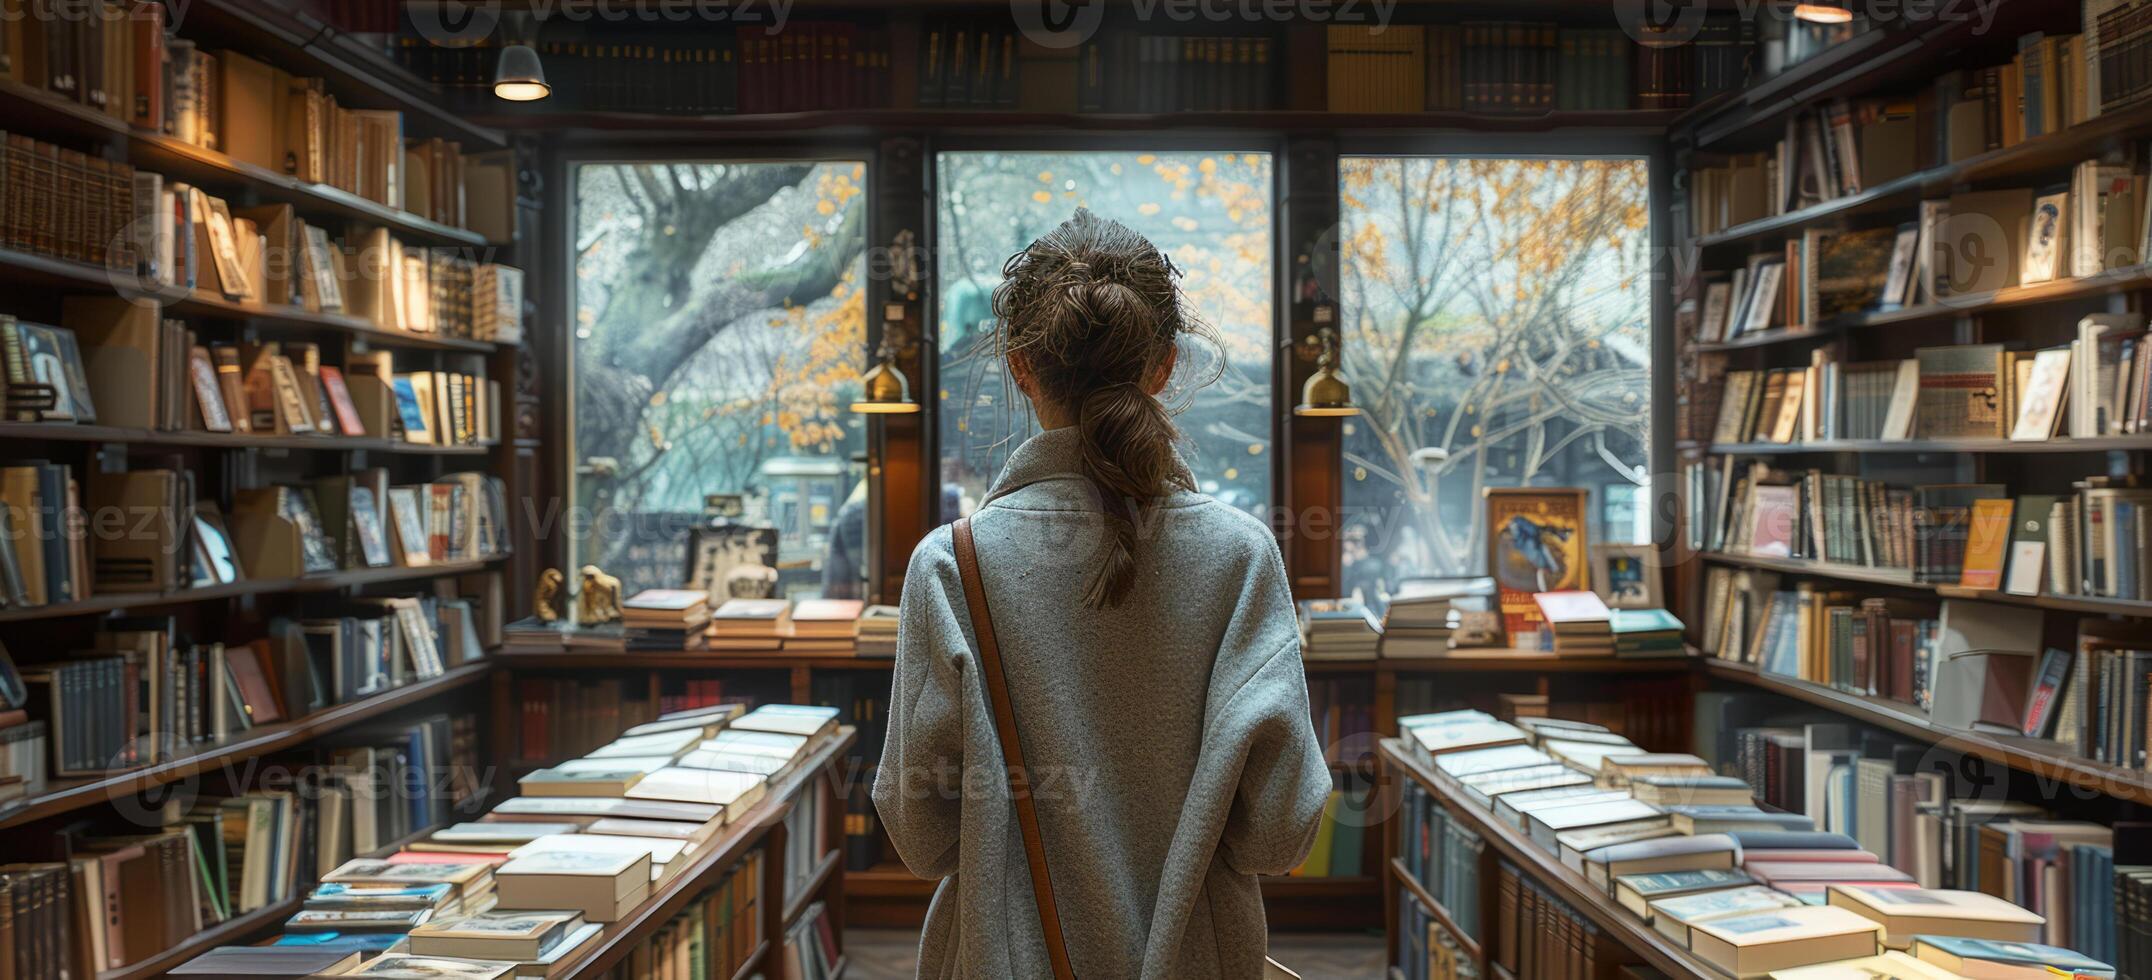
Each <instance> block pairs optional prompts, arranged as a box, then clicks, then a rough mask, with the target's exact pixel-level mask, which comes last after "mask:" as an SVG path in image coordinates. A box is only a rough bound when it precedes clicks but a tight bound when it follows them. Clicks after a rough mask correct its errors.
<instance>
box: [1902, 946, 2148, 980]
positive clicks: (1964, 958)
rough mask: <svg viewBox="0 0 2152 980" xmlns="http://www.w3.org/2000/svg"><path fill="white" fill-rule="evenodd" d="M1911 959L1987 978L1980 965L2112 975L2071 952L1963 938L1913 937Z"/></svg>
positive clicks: (2099, 964) (2109, 969)
mask: <svg viewBox="0 0 2152 980" xmlns="http://www.w3.org/2000/svg"><path fill="white" fill-rule="evenodd" d="M1913 956H1914V957H1915V958H1916V959H1919V960H1921V961H1923V962H1926V963H1933V964H1935V965H1936V966H1940V967H1942V968H1943V969H1945V970H1949V971H1950V972H1952V973H1958V974H1964V975H1968V976H1971V975H1976V974H1977V975H1981V976H1991V975H1993V971H1992V970H1982V969H1981V967H1980V964H1990V963H1992V964H2000V965H2003V966H2012V967H2018V968H2022V969H2030V970H2036V971H2037V970H2041V969H2050V970H2061V971H2063V974H2064V975H2069V974H2071V973H2075V974H2077V975H2079V976H2084V975H2091V976H2109V977H2111V976H2114V974H2115V968H2114V967H2112V966H2109V965H2107V964H2106V963H2104V962H2102V961H2100V960H2096V959H2093V958H2092V957H2089V956H2086V955H2084V954H2083V953H2079V952H2077V951H2075V950H2068V949H2063V948H2062V947H2060V946H2043V945H2041V944H2039V943H2011V942H2002V941H2000V940H1995V939H1968V938H1965V937H1963V936H1915V937H1913Z"/></svg>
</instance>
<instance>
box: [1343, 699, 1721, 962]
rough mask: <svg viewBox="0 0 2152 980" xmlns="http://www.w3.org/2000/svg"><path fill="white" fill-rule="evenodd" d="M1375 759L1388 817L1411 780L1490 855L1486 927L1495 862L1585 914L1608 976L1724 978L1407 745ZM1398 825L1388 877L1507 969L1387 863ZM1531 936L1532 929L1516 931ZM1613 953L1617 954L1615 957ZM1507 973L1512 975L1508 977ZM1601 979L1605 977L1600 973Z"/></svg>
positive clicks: (1493, 921)
mask: <svg viewBox="0 0 2152 980" xmlns="http://www.w3.org/2000/svg"><path fill="white" fill-rule="evenodd" d="M1376 752H1377V756H1378V758H1379V760H1380V765H1381V769H1382V773H1383V781H1382V786H1383V792H1384V794H1385V796H1384V804H1385V807H1386V812H1394V811H1395V808H1396V807H1397V806H1398V797H1397V793H1398V788H1397V785H1398V783H1399V782H1401V781H1407V780H1409V781H1411V782H1412V783H1414V784H1417V785H1418V786H1419V787H1420V788H1422V789H1423V790H1425V791H1426V792H1427V793H1428V795H1430V796H1432V797H1433V798H1434V800H1435V801H1436V803H1437V804H1438V805H1439V806H1441V807H1442V808H1443V809H1444V810H1445V811H1447V812H1448V813H1449V815H1450V817H1451V819H1453V820H1456V821H1458V822H1459V823H1461V824H1463V825H1464V826H1465V827H1467V828H1469V829H1470V830H1471V831H1472V832H1473V833H1476V834H1478V835H1479V837H1480V839H1481V841H1483V842H1484V844H1485V849H1484V850H1483V851H1482V852H1481V854H1480V855H1479V889H1478V891H1477V896H1478V899H1479V909H1478V914H1479V919H1478V921H1479V922H1480V923H1482V924H1483V927H1491V928H1496V929H1499V928H1501V926H1500V921H1501V920H1500V916H1501V913H1502V906H1501V900H1500V897H1499V894H1498V889H1497V887H1496V875H1495V868H1496V862H1497V860H1498V859H1499V860H1506V861H1507V862H1509V863H1510V864H1512V865H1514V866H1515V867H1516V868H1517V869H1518V872H1519V874H1521V875H1524V876H1528V877H1530V878H1531V879H1532V880H1533V881H1534V882H1537V883H1538V884H1539V885H1540V886H1541V887H1542V888H1544V889H1545V890H1546V891H1548V892H1550V893H1551V894H1552V895H1553V896H1554V897H1555V898H1557V899H1558V900H1560V901H1561V902H1562V903H1564V904H1566V905H1567V906H1569V907H1570V908H1571V909H1574V910H1576V911H1577V912H1580V913H1582V914H1583V915H1584V916H1585V917H1586V918H1588V919H1590V920H1591V922H1592V923H1593V924H1594V925H1596V926H1598V927H1599V936H1598V938H1599V942H1598V944H1597V948H1596V950H1595V952H1596V954H1597V955H1596V957H1595V958H1596V966H1597V967H1598V968H1599V969H1601V970H1610V969H1612V968H1613V966H1614V965H1615V964H1617V963H1621V962H1629V963H1645V964H1649V965H1650V966H1652V967H1654V968H1656V969H1659V970H1663V971H1665V972H1666V974H1667V975H1669V976H1676V977H1708V976H1715V975H1719V974H1718V973H1717V971H1716V970H1715V969H1713V968H1712V967H1711V966H1710V965H1709V964H1707V963H1705V962H1703V961H1702V960H1699V959H1697V958H1696V957H1694V956H1691V955H1690V954H1689V951H1688V950H1687V949H1684V948H1681V947H1678V946H1675V945H1674V944H1672V943H1671V942H1669V941H1668V940H1667V938H1666V937H1665V936H1662V935H1660V934H1659V933H1658V932H1657V931H1656V930H1653V929H1652V928H1651V927H1650V926H1647V925H1645V924H1644V923H1643V922H1642V921H1641V920H1639V919H1637V918H1636V916H1635V915H1633V914H1631V913H1630V912H1629V911H1628V910H1627V909H1624V908H1622V907H1620V906H1618V905H1615V904H1614V902H1613V900H1612V899H1610V898H1608V897H1607V894H1606V893H1605V892H1604V891H1601V890H1600V889H1597V888H1595V887H1593V886H1592V883H1591V882H1590V881H1587V880H1586V879H1585V878H1584V876H1583V875H1580V874H1578V873H1576V872H1574V871H1571V870H1569V869H1568V868H1566V867H1564V866H1563V865H1562V863H1561V861H1559V860H1557V859H1556V858H1555V856H1554V855H1552V854H1549V853H1548V852H1547V851H1546V850H1545V849H1544V848H1541V847H1540V846H1539V845H1537V844H1534V843H1532V842H1531V841H1530V840H1529V839H1527V838H1526V837H1525V836H1524V835H1523V834H1522V833H1521V832H1520V831H1518V829H1517V828H1516V827H1513V826H1511V825H1510V824H1509V823H1508V822H1506V821H1503V820H1500V819H1498V818H1496V817H1495V815H1494V814H1492V813H1490V812H1488V811H1487V809H1486V808H1484V807H1481V806H1479V805H1477V804H1475V803H1473V802H1472V801H1470V800H1467V799H1465V798H1463V797H1462V796H1460V795H1458V794H1456V793H1453V792H1451V791H1450V790H1449V789H1448V787H1447V786H1446V785H1445V784H1443V783H1442V781H1441V780H1440V779H1438V778H1437V777H1436V775H1435V772H1434V770H1433V769H1432V768H1430V767H1429V766H1427V765H1426V764H1425V763H1423V762H1422V761H1421V760H1420V759H1419V758H1417V757H1415V756H1414V755H1413V754H1412V752H1411V750H1410V749H1408V748H1406V746H1405V743H1404V742H1403V740H1401V739H1396V738H1385V739H1383V740H1381V741H1380V742H1379V743H1377V746H1376ZM1396 824H1397V822H1396V821H1394V820H1391V821H1385V822H1384V824H1383V826H1384V828H1385V829H1384V846H1383V854H1384V855H1385V857H1386V858H1387V859H1388V864H1387V872H1388V878H1389V880H1390V882H1391V883H1392V884H1394V885H1397V886H1399V887H1403V888H1406V889H1407V890H1409V891H1411V892H1413V893H1414V895H1415V897H1417V898H1418V899H1419V900H1420V901H1422V902H1424V903H1425V905H1426V907H1427V908H1428V909H1429V910H1431V911H1432V912H1433V913H1434V916H1433V917H1434V919H1435V921H1436V922H1437V923H1438V924H1439V925H1440V926H1441V927H1442V928H1443V929H1444V930H1445V931H1447V932H1449V933H1450V934H1451V935H1452V936H1453V937H1455V938H1456V939H1457V940H1458V944H1459V945H1460V946H1463V947H1464V948H1465V949H1466V951H1467V952H1468V953H1469V954H1470V956H1471V957H1472V958H1473V959H1474V960H1475V961H1476V963H1477V965H1480V966H1484V967H1487V968H1488V969H1487V971H1486V972H1489V973H1494V972H1496V971H1503V970H1504V968H1503V967H1502V965H1501V964H1500V963H1499V962H1493V961H1491V960H1490V957H1491V956H1493V955H1496V954H1494V953H1491V952H1490V951H1489V948H1488V947H1489V946H1491V945H1494V944H1493V943H1491V942H1489V941H1488V937H1487V935H1486V934H1483V935H1481V936H1477V937H1475V936H1471V935H1468V934H1466V933H1465V931H1464V930H1462V929H1459V928H1458V927H1457V925H1456V918H1457V914H1458V913H1457V911H1456V910H1454V909H1447V908H1444V907H1443V905H1442V904H1441V903H1440V902H1438V901H1435V899H1434V896H1433V895H1432V894H1430V893H1429V892H1428V890H1427V888H1426V887H1425V886H1424V885H1423V884H1422V883H1421V882H1419V881H1417V880H1415V879H1414V878H1413V876H1412V875H1411V873H1410V872H1409V871H1407V870H1406V867H1405V864H1404V862H1403V861H1402V860H1400V859H1397V858H1394V857H1389V856H1390V855H1395V854H1397V853H1399V847H1400V841H1399V840H1398V839H1397V831H1396ZM1383 900H1384V905H1385V909H1386V911H1387V913H1388V914H1387V915H1386V917H1385V918H1386V921H1389V922H1392V923H1394V922H1395V921H1396V917H1397V909H1396V903H1397V893H1396V892H1395V891H1393V890H1391V889H1390V888H1385V889H1384V890H1383ZM1518 928H1519V930H1520V931H1528V930H1529V929H1530V926H1529V925H1523V926H1519V927H1518ZM1609 954H1613V955H1611V956H1610V955H1609ZM1397 957H1398V937H1397V934H1396V931H1395V930H1394V928H1393V929H1392V931H1391V933H1390V961H1391V962H1393V963H1395V962H1397ZM1505 972H1506V971H1505ZM1599 975H1603V974H1599Z"/></svg>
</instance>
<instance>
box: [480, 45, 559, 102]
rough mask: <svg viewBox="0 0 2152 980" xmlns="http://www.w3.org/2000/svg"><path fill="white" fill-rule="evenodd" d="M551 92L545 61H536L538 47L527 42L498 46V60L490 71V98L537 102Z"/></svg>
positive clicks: (551, 87)
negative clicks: (499, 53)
mask: <svg viewBox="0 0 2152 980" xmlns="http://www.w3.org/2000/svg"><path fill="white" fill-rule="evenodd" d="M552 94H553V86H551V85H548V84H546V80H545V63H544V62H542V61H539V60H538V49H537V48H534V47H531V46H530V45H528V44H511V45H508V46H507V47H504V48H502V49H501V60H500V62H499V63H498V64H497V65H495V66H494V70H493V97H494V98H497V99H504V100H507V101H509V102H536V101H538V100H540V99H543V98H545V97H546V96H549V95H552Z"/></svg>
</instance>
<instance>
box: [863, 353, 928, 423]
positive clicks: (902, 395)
mask: <svg viewBox="0 0 2152 980" xmlns="http://www.w3.org/2000/svg"><path fill="white" fill-rule="evenodd" d="M859 386H860V393H859V400H858V401H856V402H853V403H852V411H855V412H858V413H860V414H861V415H909V414H911V413H913V412H916V411H919V403H918V402H915V401H912V393H911V386H910V385H908V384H906V383H905V380H904V372H902V371H899V370H897V369H896V367H895V366H893V365H891V364H890V362H889V361H887V360H884V361H882V362H881V363H879V364H876V365H875V366H873V367H872V368H869V369H867V373H866V374H864V375H862V376H860V379H859Z"/></svg>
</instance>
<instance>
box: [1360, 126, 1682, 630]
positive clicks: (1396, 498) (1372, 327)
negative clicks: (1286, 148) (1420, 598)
mask: <svg viewBox="0 0 2152 980" xmlns="http://www.w3.org/2000/svg"><path fill="white" fill-rule="evenodd" d="M1339 179H1340V184H1341V186H1340V188H1339V191H1340V202H1339V204H1340V223H1341V227H1340V229H1339V236H1338V238H1339V242H1340V252H1341V256H1342V263H1341V266H1340V269H1339V272H1340V275H1339V281H1340V287H1341V290H1342V293H1343V295H1342V296H1341V297H1340V321H1341V324H1342V327H1343V329H1342V330H1341V331H1340V333H1341V335H1342V338H1343V344H1344V366H1345V368H1346V370H1347V371H1348V372H1349V373H1348V377H1349V379H1350V380H1351V381H1352V382H1353V397H1354V400H1355V401H1357V402H1358V403H1359V404H1360V406H1361V408H1362V409H1363V411H1364V413H1365V414H1363V415H1361V416H1359V417H1357V418H1349V419H1346V420H1345V474H1344V484H1345V492H1344V504H1345V507H1346V514H1345V521H1344V527H1343V528H1342V531H1341V533H1342V534H1343V535H1344V548H1343V550H1344V565H1343V573H1344V586H1345V590H1346V591H1347V592H1348V593H1354V594H1358V595H1360V596H1361V597H1362V598H1363V599H1366V600H1369V601H1371V602H1373V603H1375V604H1377V605H1381V604H1382V603H1384V602H1385V601H1386V600H1387V597H1388V595H1389V593H1390V592H1391V591H1392V590H1394V589H1395V588H1396V587H1397V585H1398V583H1399V582H1400V581H1401V580H1403V579H1405V578H1408V577H1413V576H1422V575H1464V574H1484V573H1485V572H1486V563H1487V558H1486V556H1487V538H1486V535H1487V528H1486V526H1485V520H1484V505H1483V502H1482V500H1481V495H1480V491H1481V490H1483V489H1485V488H1489V487H1516V486H1544V487H1583V488H1585V489H1586V490H1588V491H1589V493H1590V500H1589V507H1588V508H1587V510H1588V513H1589V517H1590V522H1591V523H1590V531H1589V533H1590V538H1591V540H1592V541H1594V542H1608V541H1613V542H1637V541H1644V540H1648V539H1649V534H1648V532H1649V529H1648V527H1647V526H1646V525H1645V522H1646V521H1648V519H1649V514H1648V513H1647V512H1646V509H1645V508H1644V507H1643V506H1641V505H1640V501H1643V500H1645V499H1648V498H1647V497H1646V495H1645V494H1644V492H1643V488H1644V487H1645V484H1646V480H1647V470H1646V456H1647V451H1648V448H1647V447H1648V445H1649V443H1648V439H1649V436H1648V433H1649V431H1650V427H1651V418H1650V416H1651V398H1650V390H1649V383H1650V351H1651V327H1650V303H1649V293H1648V288H1647V287H1648V285H1649V282H1648V279H1649V272H1650V259H1649V256H1648V254H1647V249H1648V245H1649V234H1648V220H1649V206H1648V204H1649V183H1648V181H1647V166H1646V164H1645V163H1644V162H1643V161H1640V160H1618V159H1516V158H1484V157H1347V158H1344V159H1342V160H1340V161H1339Z"/></svg>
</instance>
